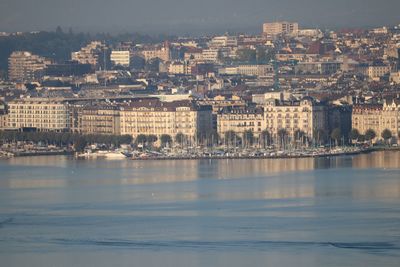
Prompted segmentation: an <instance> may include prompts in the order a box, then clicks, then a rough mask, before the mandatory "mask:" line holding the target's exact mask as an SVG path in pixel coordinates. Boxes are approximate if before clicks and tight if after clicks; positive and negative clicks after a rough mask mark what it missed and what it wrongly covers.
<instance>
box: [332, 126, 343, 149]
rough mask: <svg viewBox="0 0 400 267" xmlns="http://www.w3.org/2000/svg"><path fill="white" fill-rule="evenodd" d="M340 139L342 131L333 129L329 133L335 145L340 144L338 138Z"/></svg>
mask: <svg viewBox="0 0 400 267" xmlns="http://www.w3.org/2000/svg"><path fill="white" fill-rule="evenodd" d="M341 137H342V131H341V130H340V128H335V129H333V131H332V133H331V138H332V139H333V140H335V144H336V145H338V144H339V143H340V138H341Z"/></svg>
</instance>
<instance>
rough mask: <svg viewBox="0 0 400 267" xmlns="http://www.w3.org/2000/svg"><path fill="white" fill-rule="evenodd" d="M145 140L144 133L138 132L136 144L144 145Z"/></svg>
mask: <svg viewBox="0 0 400 267" xmlns="http://www.w3.org/2000/svg"><path fill="white" fill-rule="evenodd" d="M146 141H147V137H146V135H144V134H139V135H138V136H137V137H136V144H141V145H142V146H143V147H144V146H145V144H146Z"/></svg>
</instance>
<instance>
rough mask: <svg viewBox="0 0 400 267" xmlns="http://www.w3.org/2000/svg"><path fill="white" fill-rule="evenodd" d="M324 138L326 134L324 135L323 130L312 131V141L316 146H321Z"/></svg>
mask: <svg viewBox="0 0 400 267" xmlns="http://www.w3.org/2000/svg"><path fill="white" fill-rule="evenodd" d="M325 137H326V134H325V131H324V130H322V129H317V130H314V132H313V139H314V141H315V142H316V143H317V144H322V142H324V141H325Z"/></svg>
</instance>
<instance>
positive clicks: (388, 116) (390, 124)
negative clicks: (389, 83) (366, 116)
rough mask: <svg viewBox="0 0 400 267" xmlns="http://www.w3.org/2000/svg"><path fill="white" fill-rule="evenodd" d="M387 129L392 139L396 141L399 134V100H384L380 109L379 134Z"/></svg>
mask: <svg viewBox="0 0 400 267" xmlns="http://www.w3.org/2000/svg"><path fill="white" fill-rule="evenodd" d="M385 129H388V130H390V131H391V133H392V135H393V137H394V138H396V139H398V138H399V134H400V98H392V97H391V98H386V99H384V100H383V107H382V128H381V131H380V132H379V135H381V133H382V131H383V130H385Z"/></svg>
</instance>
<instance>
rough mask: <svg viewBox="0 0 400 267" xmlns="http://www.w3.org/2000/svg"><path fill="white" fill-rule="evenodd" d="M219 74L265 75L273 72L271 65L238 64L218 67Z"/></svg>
mask: <svg viewBox="0 0 400 267" xmlns="http://www.w3.org/2000/svg"><path fill="white" fill-rule="evenodd" d="M219 73H220V74H227V75H245V76H257V77H265V76H267V75H273V74H274V68H273V67H272V66H271V65H239V66H234V67H225V68H221V69H219Z"/></svg>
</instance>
